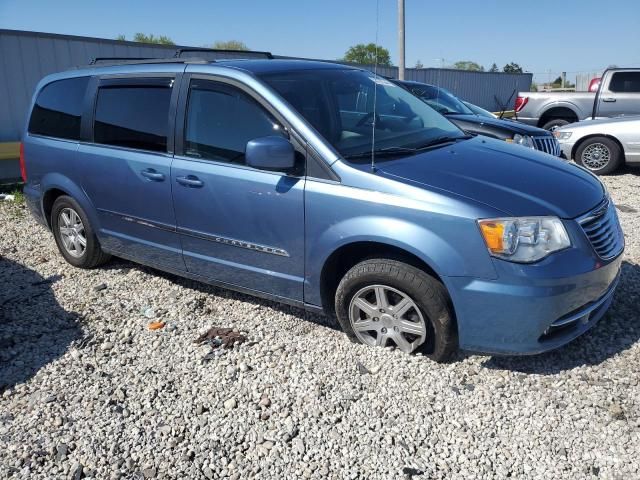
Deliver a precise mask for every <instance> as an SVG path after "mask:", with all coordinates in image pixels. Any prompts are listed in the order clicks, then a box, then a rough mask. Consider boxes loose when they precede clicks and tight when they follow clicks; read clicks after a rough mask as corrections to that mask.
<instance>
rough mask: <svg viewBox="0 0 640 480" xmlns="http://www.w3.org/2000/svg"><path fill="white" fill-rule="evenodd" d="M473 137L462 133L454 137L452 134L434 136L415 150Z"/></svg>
mask: <svg viewBox="0 0 640 480" xmlns="http://www.w3.org/2000/svg"><path fill="white" fill-rule="evenodd" d="M470 138H473V137H472V136H471V135H460V136H458V137H452V136H450V135H442V136H440V137H436V138H432V139H431V140H429V141H428V142H425V143H423V144H422V145H420V146H419V147H417V148H416V149H415V150H425V149H427V148H431V147H435V146H437V145H442V144H445V143H451V142H457V141H458V140H468V139H470Z"/></svg>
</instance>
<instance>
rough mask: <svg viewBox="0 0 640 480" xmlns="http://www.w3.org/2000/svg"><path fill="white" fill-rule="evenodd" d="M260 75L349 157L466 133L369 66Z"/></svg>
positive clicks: (392, 152) (396, 151)
mask: <svg viewBox="0 0 640 480" xmlns="http://www.w3.org/2000/svg"><path fill="white" fill-rule="evenodd" d="M260 77H261V78H262V79H263V80H264V81H265V82H266V83H267V84H268V85H270V86H271V87H272V88H273V89H275V90H276V91H277V92H278V93H279V94H280V95H281V96H282V97H283V98H284V99H285V100H287V101H288V102H289V103H290V104H291V106H292V107H293V108H295V109H296V110H297V111H298V112H299V113H300V114H301V115H302V116H303V117H304V118H305V119H306V120H307V121H308V122H309V123H310V124H311V125H312V126H313V127H314V128H315V129H316V130H317V131H318V132H319V133H320V134H321V135H322V136H323V137H324V138H325V139H326V140H327V141H328V142H329V143H331V144H332V145H333V147H334V148H335V149H336V150H337V151H338V152H340V154H341V155H342V156H343V157H345V158H359V157H360V158H366V157H367V155H370V154H371V151H372V150H375V151H376V152H377V153H384V154H386V155H385V156H402V155H407V154H411V153H412V152H415V151H418V150H419V149H422V148H427V147H431V146H435V145H439V144H445V143H446V142H448V141H456V140H458V139H462V138H467V137H466V136H465V134H464V133H463V132H462V131H461V130H460V129H459V128H458V127H456V126H455V125H454V124H453V123H451V122H449V120H447V119H446V118H444V117H443V116H442V115H440V114H439V113H438V112H436V111H435V110H434V109H433V108H431V107H429V106H428V105H427V104H426V103H425V102H423V101H422V100H420V99H419V98H417V97H415V96H414V95H412V94H411V93H410V92H408V91H407V90H405V89H404V88H402V87H399V86H397V85H395V84H393V83H391V82H390V81H388V80H386V79H385V78H382V77H379V76H376V75H374V74H373V73H371V72H368V71H364V70H354V69H339V68H336V69H314V70H299V71H289V72H277V73H265V74H261V75H260ZM374 103H375V112H374ZM374 131H375V134H374ZM374 139H375V145H373V143H374Z"/></svg>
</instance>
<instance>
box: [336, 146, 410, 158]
mask: <svg viewBox="0 0 640 480" xmlns="http://www.w3.org/2000/svg"><path fill="white" fill-rule="evenodd" d="M417 151H418V149H417V148H409V147H386V148H380V149H378V150H374V151H373V154H374V155H375V156H376V157H390V156H393V155H402V154H412V153H416V152H417ZM371 153H372V152H371V150H367V151H365V152H360V153H352V154H350V155H344V156H343V158H368V157H371Z"/></svg>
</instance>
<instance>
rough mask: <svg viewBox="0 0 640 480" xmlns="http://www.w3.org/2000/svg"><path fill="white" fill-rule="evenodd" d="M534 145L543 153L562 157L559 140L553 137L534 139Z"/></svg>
mask: <svg viewBox="0 0 640 480" xmlns="http://www.w3.org/2000/svg"><path fill="white" fill-rule="evenodd" d="M533 144H534V145H535V147H536V150H540V151H541V152H545V153H548V154H550V155H554V156H556V157H559V156H560V144H559V143H558V140H556V138H555V137H553V136H551V135H548V136H547V135H545V136H544V137H533Z"/></svg>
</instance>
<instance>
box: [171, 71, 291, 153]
mask: <svg viewBox="0 0 640 480" xmlns="http://www.w3.org/2000/svg"><path fill="white" fill-rule="evenodd" d="M190 87H191V88H190V92H189V102H188V105H187V115H186V125H185V138H184V144H185V146H184V149H185V155H187V156H190V157H196V158H206V159H210V160H216V161H219V162H233V163H244V151H245V147H246V146H247V142H248V141H249V140H253V139H255V138H260V137H266V136H270V135H283V133H282V127H281V126H280V125H279V124H278V123H277V122H276V121H275V120H274V119H273V117H272V116H271V115H270V114H269V113H268V112H267V111H266V110H265V109H264V108H262V106H260V105H259V104H258V103H257V102H256V101H255V100H254V99H253V98H251V97H250V96H249V95H247V94H246V93H244V92H242V91H241V90H239V89H237V88H235V87H232V86H230V85H225V84H222V83H217V82H213V81H209V80H193V81H192V82H191V85H190Z"/></svg>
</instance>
